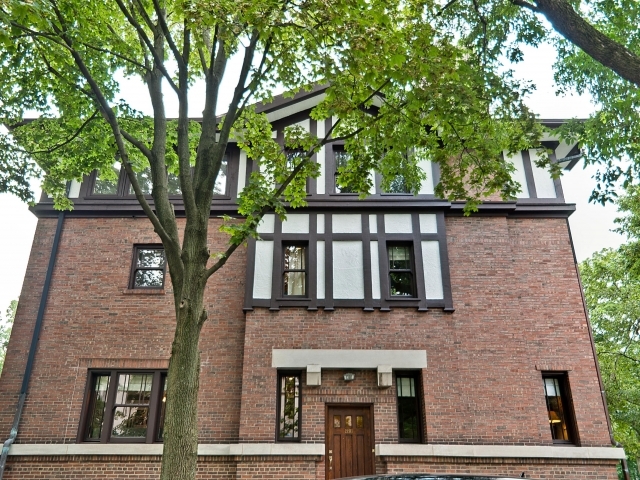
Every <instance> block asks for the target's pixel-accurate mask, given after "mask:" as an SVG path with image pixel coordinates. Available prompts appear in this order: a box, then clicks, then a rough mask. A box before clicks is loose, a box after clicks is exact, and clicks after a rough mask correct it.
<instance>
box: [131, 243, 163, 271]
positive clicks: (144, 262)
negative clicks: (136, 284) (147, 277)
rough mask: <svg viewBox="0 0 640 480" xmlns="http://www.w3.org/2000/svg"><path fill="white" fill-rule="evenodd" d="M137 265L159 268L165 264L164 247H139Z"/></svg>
mask: <svg viewBox="0 0 640 480" xmlns="http://www.w3.org/2000/svg"><path fill="white" fill-rule="evenodd" d="M136 261H137V263H136V267H147V268H154V267H156V268H159V267H163V266H164V249H162V248H140V249H138V258H137V260H136Z"/></svg>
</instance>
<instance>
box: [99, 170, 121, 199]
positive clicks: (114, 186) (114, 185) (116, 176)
mask: <svg viewBox="0 0 640 480" xmlns="http://www.w3.org/2000/svg"><path fill="white" fill-rule="evenodd" d="M120 168H121V165H120V162H115V163H114V164H113V166H112V167H111V169H112V172H109V173H112V175H109V176H106V175H104V174H103V172H101V171H98V172H96V178H95V182H94V184H93V194H94V195H118V183H119V180H120ZM105 177H106V178H105Z"/></svg>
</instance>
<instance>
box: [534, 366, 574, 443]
mask: <svg viewBox="0 0 640 480" xmlns="http://www.w3.org/2000/svg"><path fill="white" fill-rule="evenodd" d="M542 380H543V382H544V394H545V400H546V404H547V413H548V415H549V428H550V429H551V438H552V439H553V443H572V444H577V443H578V442H577V432H576V428H575V416H574V413H573V405H572V403H571V396H570V391H569V382H568V378H567V375H566V374H565V373H545V374H543V375H542Z"/></svg>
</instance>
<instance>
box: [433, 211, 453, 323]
mask: <svg viewBox="0 0 640 480" xmlns="http://www.w3.org/2000/svg"><path fill="white" fill-rule="evenodd" d="M436 223H437V226H438V236H439V237H440V241H439V244H438V245H439V247H440V271H441V272H442V293H443V295H444V311H445V312H449V313H453V312H454V311H455V309H454V308H453V295H452V292H451V272H450V271H449V253H448V251H447V227H446V224H445V221H444V213H439V214H436Z"/></svg>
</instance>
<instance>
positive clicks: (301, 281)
mask: <svg viewBox="0 0 640 480" xmlns="http://www.w3.org/2000/svg"><path fill="white" fill-rule="evenodd" d="M283 257H284V268H283V269H282V272H283V286H282V293H283V295H285V296H296V297H306V296H307V247H306V246H304V245H284V255H283Z"/></svg>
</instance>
